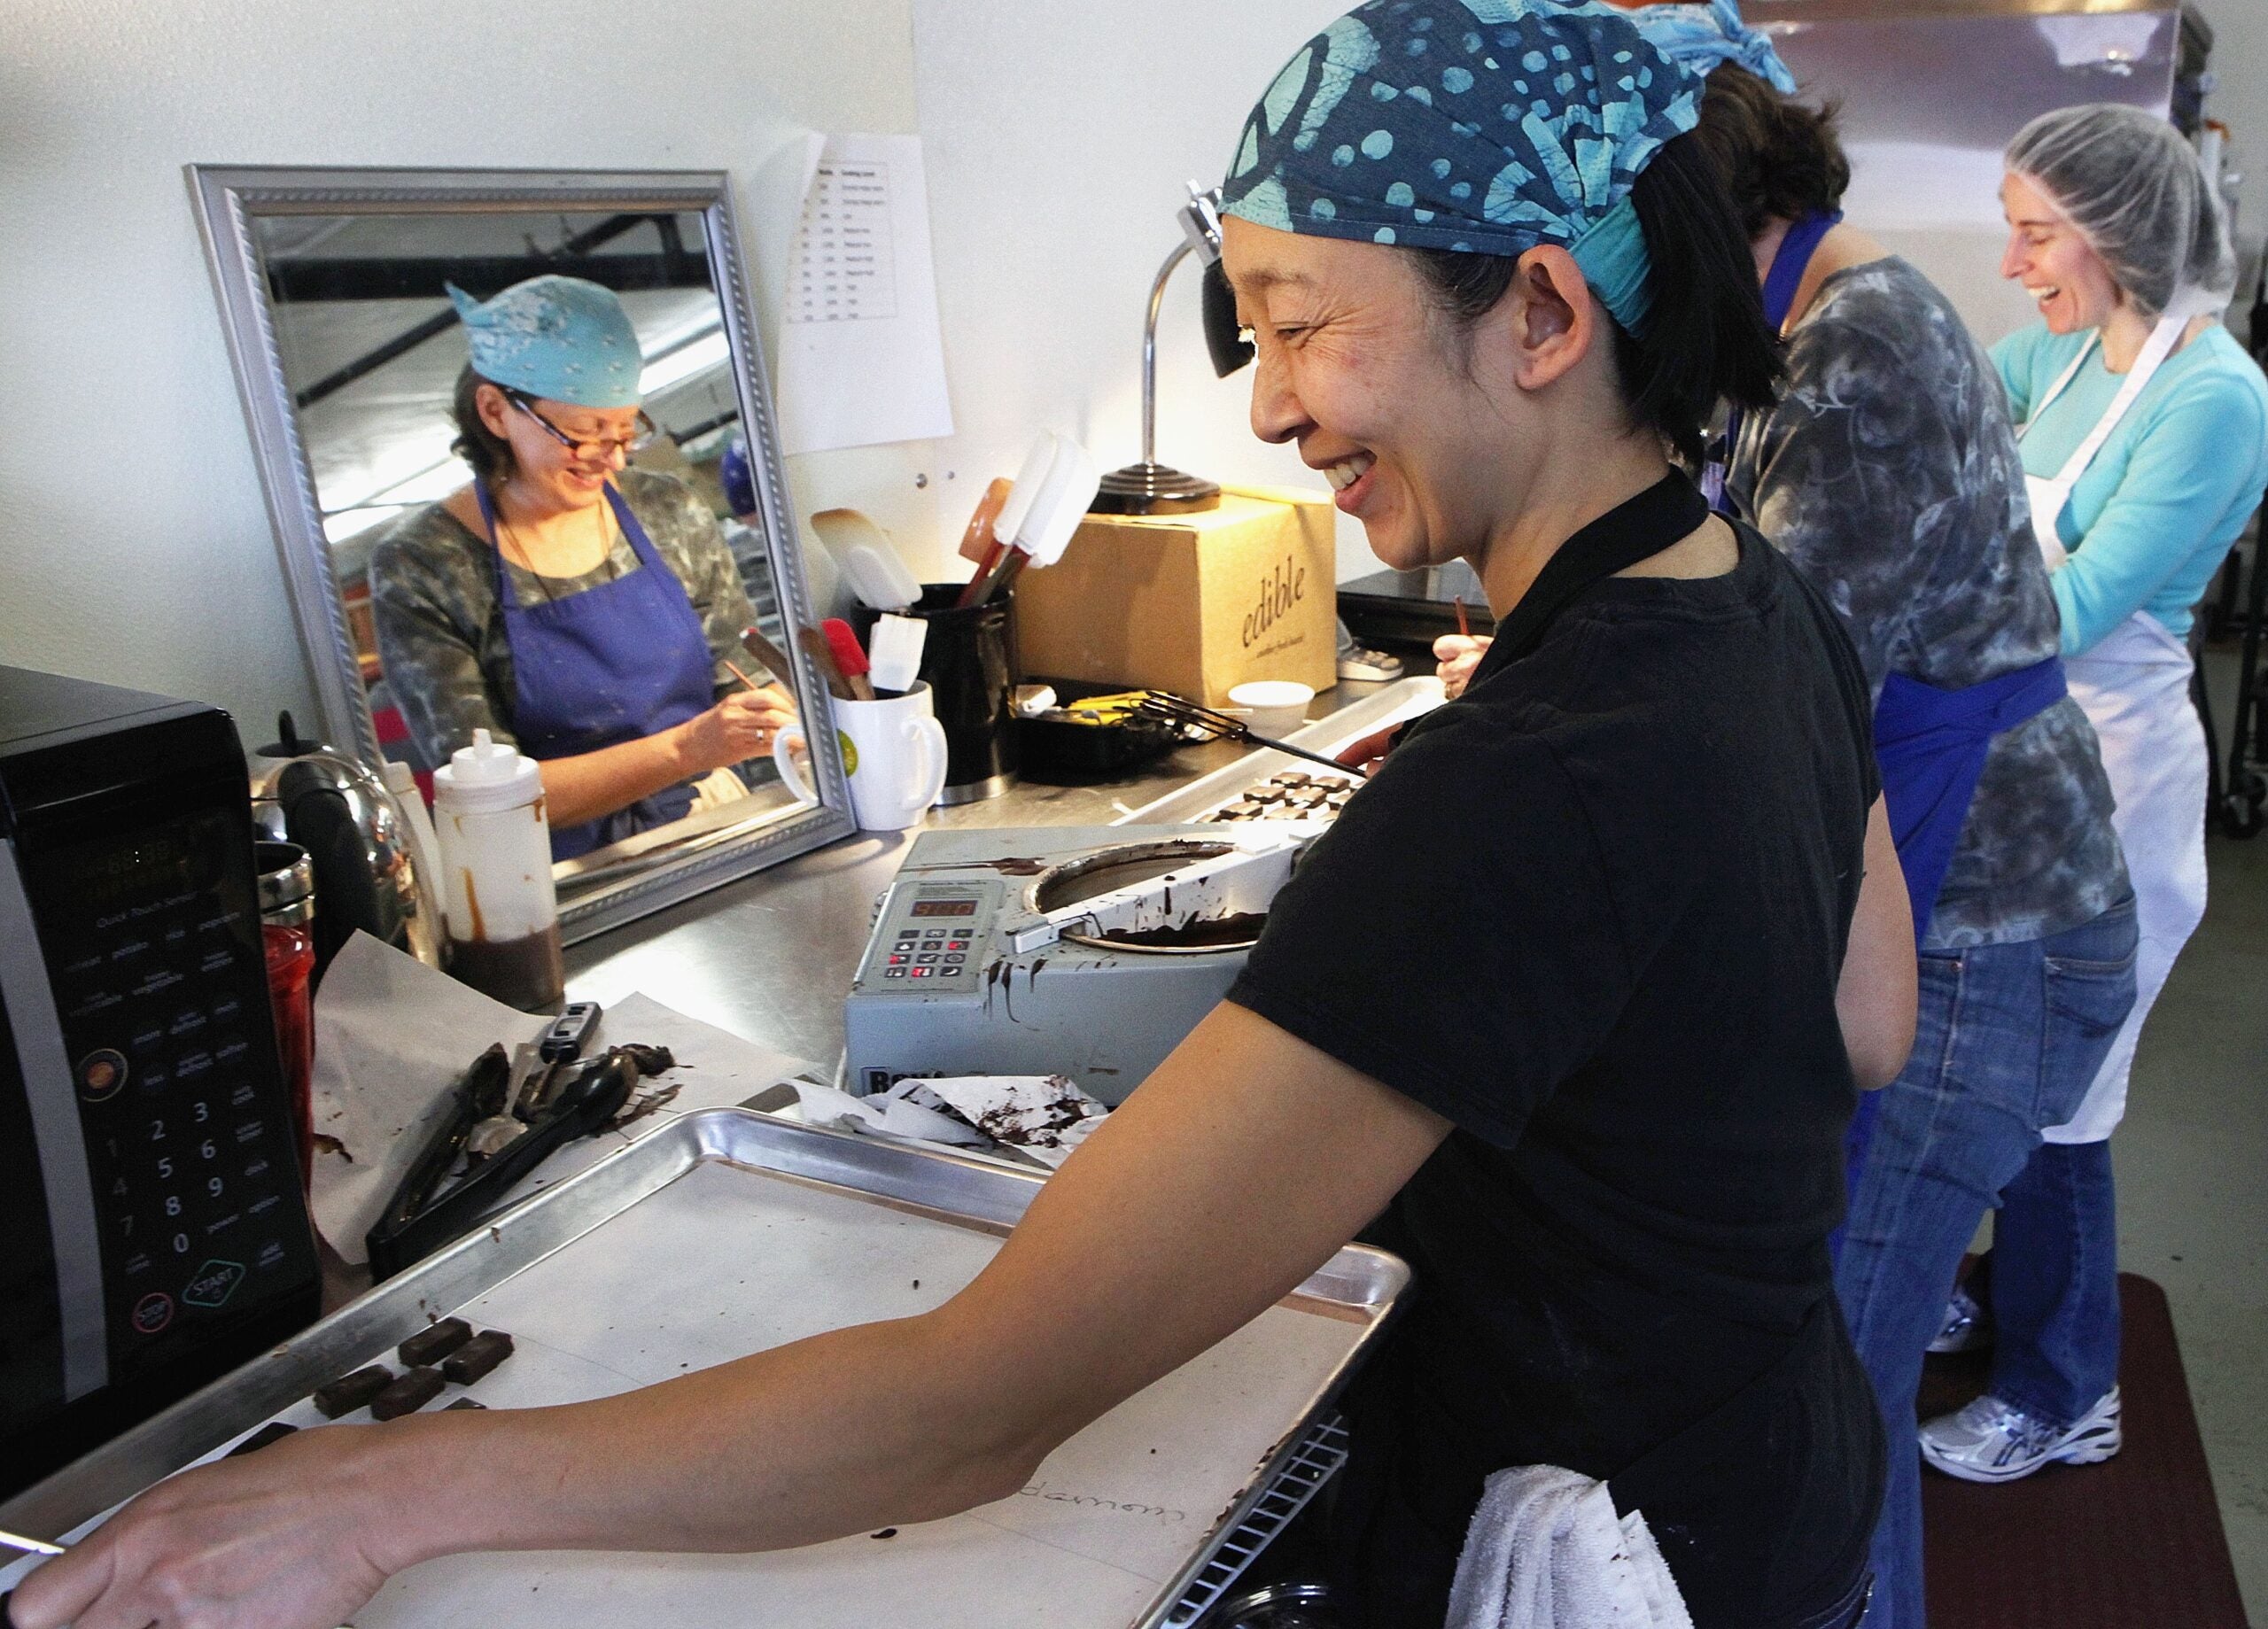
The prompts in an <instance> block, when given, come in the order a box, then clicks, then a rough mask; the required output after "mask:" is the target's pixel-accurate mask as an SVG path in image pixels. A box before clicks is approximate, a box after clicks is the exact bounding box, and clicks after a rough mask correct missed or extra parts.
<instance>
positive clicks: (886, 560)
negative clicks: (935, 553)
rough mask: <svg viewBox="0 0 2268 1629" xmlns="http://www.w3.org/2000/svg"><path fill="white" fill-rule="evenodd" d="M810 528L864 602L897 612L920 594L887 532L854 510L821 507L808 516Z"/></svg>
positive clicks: (918, 597)
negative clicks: (816, 534)
mask: <svg viewBox="0 0 2268 1629" xmlns="http://www.w3.org/2000/svg"><path fill="white" fill-rule="evenodd" d="M812 531H816V532H817V533H819V541H820V543H822V544H823V545H825V546H826V548H827V553H828V555H831V556H833V557H834V560H835V566H836V568H837V569H838V570H841V571H842V573H843V581H844V582H847V583H849V584H850V592H851V593H854V594H857V595H858V598H859V600H860V601H863V602H864V603H866V604H867V605H870V606H872V607H874V609H876V610H878V611H900V610H904V609H905V608H906V607H907V606H909V605H911V604H913V602H914V601H916V600H918V599H920V597H921V585H920V583H918V582H916V581H915V580H914V578H913V572H911V571H909V570H906V569H905V561H903V560H901V559H899V558H898V554H897V548H896V547H893V546H892V545H891V543H890V540H889V533H887V532H885V531H883V530H882V528H881V527H880V526H877V525H875V524H874V522H873V521H871V520H868V519H867V518H866V516H864V515H861V514H860V513H859V512H858V510H856V509H821V510H820V511H819V513H818V514H816V515H814V516H812Z"/></svg>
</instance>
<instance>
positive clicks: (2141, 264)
mask: <svg viewBox="0 0 2268 1629" xmlns="http://www.w3.org/2000/svg"><path fill="white" fill-rule="evenodd" d="M2005 157H2006V159H2007V163H2008V168H2009V169H2010V170H2012V171H2014V172H2015V173H2016V174H2017V175H2022V176H2023V177H2024V178H2025V179H2026V180H2028V181H2030V182H2032V183H2033V184H2034V185H2035V186H2037V187H2038V188H2039V190H2041V191H2042V192H2044V193H2046V194H2047V199H2048V202H2049V203H2051V204H2052V205H2054V207H2055V208H2056V210H2057V211H2058V212H2060V213H2062V216H2063V218H2064V219H2065V220H2067V221H2070V223H2071V224H2072V226H2074V227H2075V228H2077V229H2078V231H2079V234H2080V236H2082V237H2085V239H2086V241H2087V243H2088V244H2089V245H2090V246H2092V247H2093V250H2094V252H2096V253H2097V254H2100V255H2101V257H2102V258H2103V260H2104V261H2105V262H2106V263H2107V264H2108V265H2109V268H2110V274H2111V275H2112V276H2114V277H2116V278H2117V280H2118V286H2119V287H2120V288H2122V289H2124V290H2125V291H2126V292H2127V293H2128V294H2129V295H2131V296H2132V298H2133V299H2134V302H2135V304H2137V305H2138V306H2141V307H2142V308H2143V309H2144V310H2145V311H2147V312H2148V313H2150V314H2154V315H2164V316H2196V315H2199V314H2202V313H2206V312H2218V311H2220V310H2221V309H2223V308H2224V307H2225V306H2227V305H2228V303H2229V299H2230V297H2231V296H2232V295H2233V293H2234V292H2235V291H2236V253H2235V252H2234V250H2233V249H2232V248H2231V246H2230V244H2229V231H2228V222H2227V221H2226V219H2225V217H2224V215H2223V213H2222V210H2221V201H2220V199H2219V198H2216V197H2215V196H2214V195H2213V189H2212V187H2211V186H2210V185H2209V184H2208V183H2207V182H2206V179H2205V173H2204V171H2203V170H2202V169H2201V168H2200V167H2199V166H2198V163H2197V155H2196V153H2195V152H2194V151H2192V150H2191V148H2190V146H2189V144H2188V143H2187V142H2186V141H2184V140H2183V139H2182V137H2181V134H2180V132H2179V131H2178V130H2176V129H2175V128H2173V127H2172V126H2171V125H2170V124H2168V123H2167V122H2166V121H2165V120H2163V119H2161V118H2158V117H2157V116H2156V115H2155V114H2152V113H2148V112H2144V111H2143V110H2142V109H2140V108H2139V107H2124V106H2120V105H2116V104H2112V103H2093V104H2089V105H2086V106H2083V107H2065V108H2059V109H2057V110H2056V111H2055V112H2052V113H2043V114H2042V115H2041V116H2040V117H2039V118H2037V119H2035V120H2032V121H2031V123H2030V124H2028V125H2026V126H2024V128H2023V129H2021V130H2019V131H2017V132H2016V139H2015V140H2014V141H2012V142H2010V143H2009V144H2008V152H2007V154H2006V155H2005Z"/></svg>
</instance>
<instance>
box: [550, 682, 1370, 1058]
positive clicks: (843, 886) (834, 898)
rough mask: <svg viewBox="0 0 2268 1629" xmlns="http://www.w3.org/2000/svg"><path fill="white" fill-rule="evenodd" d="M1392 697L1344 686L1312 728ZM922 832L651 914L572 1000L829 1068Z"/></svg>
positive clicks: (1330, 696)
mask: <svg viewBox="0 0 2268 1629" xmlns="http://www.w3.org/2000/svg"><path fill="white" fill-rule="evenodd" d="M1383 688H1385V687H1384V685H1382V684H1376V683H1365V682H1362V681H1359V680H1355V679H1342V680H1340V683H1339V684H1338V685H1336V686H1335V687H1332V689H1329V690H1326V691H1324V693H1323V694H1321V695H1318V696H1317V698H1316V700H1315V703H1314V705H1313V706H1312V707H1311V708H1310V709H1309V720H1310V722H1314V721H1316V720H1320V719H1323V718H1328V717H1329V716H1330V715H1331V714H1332V713H1334V712H1337V711H1339V710H1340V709H1342V708H1345V707H1348V706H1350V705H1352V704H1353V703H1355V702H1359V701H1361V700H1363V698H1364V697H1366V696H1370V695H1372V694H1376V693H1377V692H1379V690H1381V689H1383ZM1245 756H1251V755H1250V754H1249V753H1248V752H1247V749H1244V748H1241V747H1238V746H1234V745H1232V744H1231V743H1229V742H1226V741H1213V742H1209V743H1208V744H1206V745H1204V746H1199V747H1184V748H1181V749H1177V750H1176V751H1174V752H1171V753H1169V754H1168V755H1167V756H1165V757H1163V758H1161V759H1159V760H1157V761H1156V762H1155V763H1153V764H1150V765H1148V766H1147V767H1146V768H1145V769H1143V770H1142V771H1140V772H1138V773H1136V774H1134V775H1131V776H1130V777H1128V778H1127V779H1125V780H1116V781H1112V782H1108V783H1107V784H1104V785H1101V786H1092V787H1043V786H1035V785H1031V784H1029V783H1027V784H1022V785H1019V786H1016V787H1011V788H1010V789H1009V790H1008V791H1007V792H1006V793H1004V794H1002V795H1000V796H998V797H994V798H988V799H986V800H985V801H984V802H983V803H964V804H961V805H960V806H959V807H958V808H953V809H933V810H931V811H929V821H928V826H927V827H926V828H923V829H928V830H933V831H934V830H941V829H944V830H950V829H956V828H959V829H967V828H981V827H990V826H1107V825H1109V824H1110V823H1111V822H1112V821H1113V820H1115V819H1116V818H1118V816H1119V815H1120V814H1122V813H1123V812H1124V811H1126V810H1129V809H1133V808H1138V807H1140V806H1141V805H1143V804H1145V803H1149V802H1151V801H1152V800H1153V799H1155V798H1159V797H1162V796H1164V795H1166V794H1167V793H1169V792H1172V791H1175V790H1177V788H1179V787H1184V786H1185V785H1187V784H1188V783H1189V782H1191V781H1192V780H1197V779H1198V778H1199V777H1200V776H1202V775H1206V774H1209V773H1211V772H1213V771H1215V770H1218V769H1221V768H1223V767H1225V766H1227V765H1229V764H1233V763H1235V762H1236V761H1237V760H1238V759H1239V758H1241V757H1245ZM915 835H916V833H913V832H904V833H896V834H878V833H860V834H858V835H857V836H855V837H847V838H845V839H843V841H842V842H836V843H830V844H829V845H828V846H827V847H826V848H824V849H815V850H813V851H812V853H810V854H806V855H803V856H800V857H797V858H796V859H792V860H788V861H787V862H786V863H784V864H782V865H775V866H773V867H772V869H770V870H769V871H764V872H759V873H757V874H756V875H755V876H752V877H747V878H743V879H742V880H740V881H738V882H734V883H728V884H726V886H725V887H723V888H718V889H717V890H716V891H714V892H713V893H709V894H704V895H703V896H701V897H699V898H698V899H692V900H687V902H686V903H684V904H680V905H673V906H672V907H671V908H670V909H668V910H666V911H659V912H656V914H655V915H653V916H649V917H647V918H645V919H643V920H641V921H637V922H633V923H631V924H629V925H628V926H627V927H619V928H617V929H615V930H614V931H613V932H611V933H608V934H602V935H599V936H598V937H597V938H595V939H590V940H586V941H585V942H582V943H581V944H578V945H575V946H573V947H571V949H570V950H568V952H567V998H568V999H569V1000H571V1001H597V1002H601V1003H603V1004H607V1005H612V1004H613V1003H615V1002H617V1001H620V1000H622V999H623V998H624V997H627V996H629V995H630V994H632V993H633V991H637V990H643V991H644V992H645V993H646V994H647V995H649V996H650V997H653V998H654V999H655V1000H656V1001H659V1002H662V1003H664V1005H668V1006H671V1007H674V1008H675V1009H677V1011H679V1012H683V1013H684V1014H686V1015H687V1017H688V1018H697V1019H699V1020H702V1021H703V1022H704V1023H710V1024H714V1025H716V1026H717V1028H719V1029H723V1030H726V1031H729V1032H730V1033H732V1034H734V1035H737V1036H742V1037H743V1038H745V1039H747V1040H750V1041H755V1042H757V1043H761V1044H763V1045H765V1046H770V1047H775V1048H777V1049H779V1050H780V1051H784V1052H787V1053H789V1054H791V1055H793V1056H795V1057H797V1058H802V1059H807V1060H809V1061H811V1062H812V1063H816V1064H819V1065H820V1066H821V1067H823V1068H827V1069H832V1068H833V1067H835V1061H836V1059H838V1058H839V1057H840V1056H841V1055H842V1051H843V997H845V996H847V995H848V994H849V993H850V979H851V975H852V974H854V973H855V972H856V971H857V970H858V958H859V956H860V955H861V953H863V952H864V950H866V935H867V933H868V930H869V927H870V925H871V923H872V921H873V917H874V904H875V902H876V901H877V900H878V899H879V898H880V897H881V896H882V892H883V890H885V889H886V888H889V883H890V879H891V878H893V877H895V876H896V875H897V868H898V866H899V865H900V864H901V863H903V861H904V860H905V851H906V849H907V848H908V847H909V846H910V845H911V843H912V842H913V837H914V836H915Z"/></svg>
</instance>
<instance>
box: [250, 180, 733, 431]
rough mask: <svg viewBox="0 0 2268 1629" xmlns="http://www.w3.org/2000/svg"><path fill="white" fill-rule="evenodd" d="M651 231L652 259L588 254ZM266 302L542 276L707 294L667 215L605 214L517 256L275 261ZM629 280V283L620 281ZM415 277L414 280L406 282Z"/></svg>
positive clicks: (327, 391) (385, 350)
mask: <svg viewBox="0 0 2268 1629" xmlns="http://www.w3.org/2000/svg"><path fill="white" fill-rule="evenodd" d="M641 226H651V227H652V228H653V229H655V232H656V236H658V237H660V239H661V249H660V251H659V252H657V253H654V254H605V255H602V254H594V253H593V252H592V251H594V250H595V249H598V248H600V247H601V246H602V245H604V244H610V243H612V242H613V241H614V240H615V239H616V238H617V237H624V236H625V235H626V234H628V233H630V232H633V231H635V230H637V229H639V228H640V227H641ZM267 272H268V299H270V300H271V301H272V302H274V303H275V304H276V305H279V306H281V305H291V304H304V303H307V302H309V301H317V300H348V299H404V298H406V297H407V298H416V297H418V296H419V295H420V294H422V293H423V291H426V290H430V289H432V288H435V287H437V286H439V284H440V283H444V282H447V283H455V284H457V285H458V286H459V287H461V288H462V289H463V290H465V291H466V292H468V293H471V294H478V295H479V296H480V297H481V298H482V299H489V298H492V297H493V296H494V295H496V294H498V293H500V292H501V291H503V290H505V289H508V288H509V287H510V286H511V285H512V284H514V283H519V282H523V281H524V280H525V279H527V278H529V277H539V276H541V275H544V274H545V273H546V272H555V273H560V274H563V275H569V276H575V277H585V278H588V279H589V280H590V281H591V282H593V283H602V284H604V285H605V286H606V287H608V288H610V289H613V290H614V291H617V293H619V292H622V291H625V290H629V291H635V290H640V289H681V288H697V289H707V288H710V287H711V286H713V285H712V284H711V281H710V276H709V257H708V255H707V253H706V252H703V251H701V250H693V249H687V247H686V246H685V238H684V235H683V234H682V233H681V232H680V230H679V229H678V221H677V217H676V216H674V215H667V214H661V215H609V216H608V217H607V218H606V219H605V220H603V221H600V222H599V223H598V224H596V225H595V226H592V227H587V228H586V229H584V230H582V231H580V232H578V233H576V234H575V235H574V236H573V237H570V238H568V239H567V240H566V241H565V242H564V243H562V244H560V245H559V247H558V248H556V249H555V250H550V251H548V252H545V251H536V252H532V253H528V254H524V255H462V256H449V255H440V256H416V257H409V256H401V257H394V258H386V257H380V256H370V257H368V258H365V257H361V256H355V257H350V258H338V259H333V258H326V257H322V256H310V257H307V258H306V259H294V258H290V257H279V258H277V259H275V260H269V261H268V267H267ZM623 278H633V279H637V280H634V281H621V280H619V279H623ZM413 279H414V280H413ZM456 321H457V314H456V312H455V310H454V308H453V307H449V306H443V307H442V309H440V310H439V311H437V312H435V313H434V314H432V315H431V316H430V317H427V318H426V319H425V320H424V321H423V322H417V323H414V324H412V325H411V326H410V327H408V328H407V329H405V330H402V331H401V332H400V333H399V334H396V335H395V336H394V337H392V338H391V339H389V340H386V341H385V342H384V344H382V345H377V346H375V347H373V348H372V349H370V350H369V351H366V352H364V353H362V354H361V356H358V357H356V358H355V359H354V360H353V361H351V362H348V363H347V364H346V366H345V367H343V368H338V369H336V370H334V371H333V372H331V373H329V374H326V375H325V376H323V377H322V378H320V379H317V380H316V381H315V383H314V384H310V385H307V387H305V388H304V389H302V390H299V391H297V392H293V395H292V400H293V401H294V402H296V403H297V404H298V405H299V407H300V408H301V409H302V410H305V409H306V408H307V407H313V406H314V405H315V403H316V402H319V401H321V400H322V399H324V398H325V397H327V396H334V395H337V394H338V392H340V391H343V390H345V389H346V387H347V386H348V385H350V384H353V383H354V381H355V380H357V379H360V378H364V377H366V376H369V375H370V374H373V373H376V372H377V370H378V369H379V368H383V367H384V366H385V365H386V364H387V363H388V362H390V361H393V360H394V359H395V358H396V357H398V356H402V355H406V354H407V353H409V352H411V351H414V350H416V348H417V347H418V346H419V345H423V344H424V343H425V342H426V341H427V340H429V339H431V338H432V337H434V336H435V335H436V334H440V333H446V332H447V330H450V329H452V328H454V327H455V326H456Z"/></svg>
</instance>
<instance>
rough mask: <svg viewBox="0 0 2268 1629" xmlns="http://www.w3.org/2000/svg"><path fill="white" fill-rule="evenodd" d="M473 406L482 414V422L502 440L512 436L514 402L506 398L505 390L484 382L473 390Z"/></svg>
mask: <svg viewBox="0 0 2268 1629" xmlns="http://www.w3.org/2000/svg"><path fill="white" fill-rule="evenodd" d="M472 404H473V407H475V408H476V409H478V412H479V414H480V422H481V423H484V424H485V425H487V426H488V429H489V432H490V433H491V434H492V435H493V436H494V437H495V438H497V439H498V440H500V441H509V440H510V439H511V438H512V431H511V423H512V404H511V403H510V402H509V401H507V400H505V399H504V392H501V391H500V390H498V389H497V388H496V387H495V386H494V385H493V384H483V385H480V386H478V387H477V388H476V389H475V390H474V391H473V392H472Z"/></svg>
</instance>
